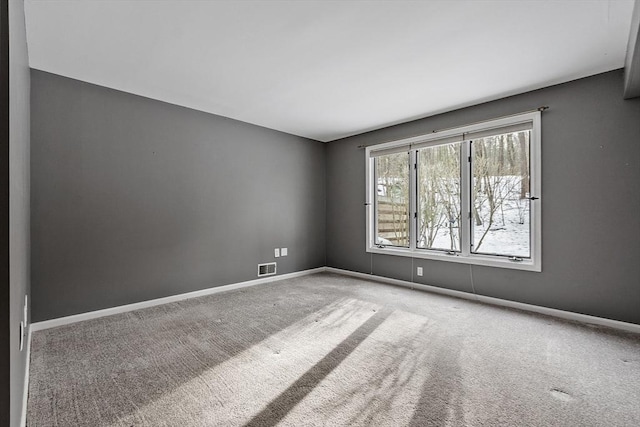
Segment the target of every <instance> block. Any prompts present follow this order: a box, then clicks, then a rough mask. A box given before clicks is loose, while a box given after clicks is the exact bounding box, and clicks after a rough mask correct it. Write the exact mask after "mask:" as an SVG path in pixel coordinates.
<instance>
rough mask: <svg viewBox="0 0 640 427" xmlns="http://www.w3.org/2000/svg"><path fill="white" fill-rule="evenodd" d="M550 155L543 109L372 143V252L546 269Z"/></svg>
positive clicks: (369, 187) (369, 189) (369, 226)
mask: <svg viewBox="0 0 640 427" xmlns="http://www.w3.org/2000/svg"><path fill="white" fill-rule="evenodd" d="M540 152H541V147H540V112H534V113H525V114H520V115H514V116H510V117H506V118H501V119H496V120H493V121H487V122H482V123H478V124H474V125H468V126H463V127H460V128H456V129H449V130H446V131H441V132H434V133H433V134H429V135H425V136H419V137H414V138H410V139H405V140H400V141H394V142H389V143H385V144H380V145H373V146H369V147H367V149H366V162H367V163H366V169H367V251H369V252H375V253H385V254H391V255H399V256H411V257H415V258H428V259H438V260H445V261H452V262H463V263H469V264H478V265H488V266H495V267H505V268H515V269H522V270H530V271H541V246H540V245H541V242H540V235H541V233H540V231H541V215H540V214H541V199H540V197H541V188H540V170H541V167H540Z"/></svg>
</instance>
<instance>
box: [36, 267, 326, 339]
mask: <svg viewBox="0 0 640 427" xmlns="http://www.w3.org/2000/svg"><path fill="white" fill-rule="evenodd" d="M323 271H325V267H318V268H312V269H310V270H303V271H296V272H294V273H287V274H282V275H280V276H270V277H266V278H262V279H255V280H248V281H246V282H239V283H232V284H229V285H222V286H216V287H214V288H207V289H202V290H200V291H193V292H187V293H184V294H178V295H172V296H169V297H164V298H157V299H152V300H148V301H142V302H136V303H133V304H126V305H120V306H117V307H110V308H105V309H102V310H96V311H90V312H87V313H80V314H74V315H72V316H66V317H59V318H57V319H51V320H44V321H42V322H34V323H32V324H31V327H30V328H29V332H31V331H32V330H33V331H34V332H36V331H42V330H44V329H49V328H55V327H58V326H63V325H69V324H71V323H76V322H82V321H84V320H90V319H97V318H100V317H104V316H111V315H113V314H119V313H126V312H128V311H133V310H139V309H141V308H147V307H154V306H156V305H162V304H168V303H170V302H176V301H182V300H186V299H190V298H197V297H202V296H205V295H212V294H217V293H220V292H227V291H232V290H234V289H240V288H247V287H249V286H256V285H261V284H265V283H272V282H278V281H280V280H285V279H292V278H294V277H301V276H308V275H310V274H315V273H321V272H323Z"/></svg>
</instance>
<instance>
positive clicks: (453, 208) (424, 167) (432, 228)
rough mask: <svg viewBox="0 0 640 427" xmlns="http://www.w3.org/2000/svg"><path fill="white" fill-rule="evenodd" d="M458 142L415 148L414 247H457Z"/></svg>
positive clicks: (458, 205)
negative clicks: (415, 239) (416, 162)
mask: <svg viewBox="0 0 640 427" xmlns="http://www.w3.org/2000/svg"><path fill="white" fill-rule="evenodd" d="M461 146H462V144H460V143H454V144H446V145H438V146H435V147H427V148H423V149H421V150H418V186H417V190H418V200H417V203H418V230H417V239H418V241H417V247H418V248H424V249H440V250H446V251H459V250H460V147H461Z"/></svg>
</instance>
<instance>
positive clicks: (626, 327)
mask: <svg viewBox="0 0 640 427" xmlns="http://www.w3.org/2000/svg"><path fill="white" fill-rule="evenodd" d="M326 271H327V272H330V273H336V274H342V275H344V276H353V277H358V278H361V279H369V280H376V281H378V282H384V283H389V284H391V285H397V286H404V287H407V288H411V289H420V290H423V291H426V292H433V293H438V294H443V295H448V296H453V297H457V298H464V299H468V300H473V301H479V302H482V303H485V304H491V305H496V306H500V307H508V308H515V309H518V310H523V311H529V312H533V313H539V314H544V315H547V316H551V317H557V318H560V319H566V320H573V321H576V322H580V323H586V324H593V325H599V326H607V327H609V328H613V329H618V330H622V331H626V332H634V333H637V334H640V325H637V324H635V323H627V322H621V321H619V320H612V319H606V318H604V317H596V316H590V315H588V314H580V313H574V312H572V311H564V310H558V309H555V308H548V307H541V306H538V305H533V304H525V303H522V302H516V301H509V300H504V299H501V298H493V297H487V296H483V295H477V294H470V293H468V292H462V291H454V290H451V289H446V288H439V287H436V286H430V285H422V284H420V283H414V282H408V281H406V280H399V279H391V278H388V277H382V276H376V275H373V274H366V273H358V272H355V271H349V270H341V269H339V268H333V267H326Z"/></svg>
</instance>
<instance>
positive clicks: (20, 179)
mask: <svg viewBox="0 0 640 427" xmlns="http://www.w3.org/2000/svg"><path fill="white" fill-rule="evenodd" d="M9 3H10V4H9V59H10V69H9V108H10V110H9V165H10V166H9V230H10V231H9V250H10V262H9V271H10V278H9V279H10V283H11V286H10V292H9V294H10V298H9V302H10V309H9V312H10V322H9V323H10V334H9V347H10V363H11V374H10V393H11V399H10V405H11V406H10V407H11V421H10V424H9V425H11V426H17V425H19V422H20V415H21V411H22V397H23V389H24V374H25V368H26V356H27V352H26V344H25V347H24V349H23V350H22V352H21V351H20V344H19V343H20V332H19V331H20V320H22V316H23V305H24V296H25V295H27V294H28V293H29V290H30V289H29V288H30V286H29V279H30V278H29V275H30V274H29V269H30V266H29V252H30V242H29V138H30V136H29V131H30V129H29V90H30V87H29V86H30V83H29V81H30V75H29V65H28V59H27V40H26V31H25V23H24V3H23V1H22V0H16V1H11V2H9ZM3 425H4V424H3Z"/></svg>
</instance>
